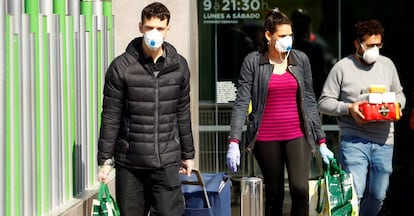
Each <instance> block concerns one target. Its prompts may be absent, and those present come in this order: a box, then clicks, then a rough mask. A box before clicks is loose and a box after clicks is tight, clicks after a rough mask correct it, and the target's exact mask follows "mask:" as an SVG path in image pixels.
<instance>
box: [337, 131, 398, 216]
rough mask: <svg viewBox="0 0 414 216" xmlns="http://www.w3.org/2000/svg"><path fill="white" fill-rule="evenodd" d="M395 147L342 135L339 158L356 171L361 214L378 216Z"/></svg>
mask: <svg viewBox="0 0 414 216" xmlns="http://www.w3.org/2000/svg"><path fill="white" fill-rule="evenodd" d="M393 151H394V146H393V145H388V144H382V143H375V142H371V141H369V140H365V139H362V138H359V137H354V136H342V137H341V143H340V145H339V151H338V161H339V163H340V164H341V165H342V168H343V169H344V170H345V171H346V172H349V173H352V175H353V178H354V187H355V191H356V193H357V195H358V200H359V206H360V210H359V215H360V216H376V215H377V214H378V212H379V210H380V209H381V205H382V202H383V200H384V198H385V194H386V191H387V188H388V182H389V176H390V174H391V172H392V155H393Z"/></svg>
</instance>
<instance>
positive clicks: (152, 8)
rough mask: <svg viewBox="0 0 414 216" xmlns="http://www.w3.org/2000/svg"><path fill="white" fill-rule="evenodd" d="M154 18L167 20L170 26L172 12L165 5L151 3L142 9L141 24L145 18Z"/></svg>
mask: <svg viewBox="0 0 414 216" xmlns="http://www.w3.org/2000/svg"><path fill="white" fill-rule="evenodd" d="M153 17H157V18H159V19H160V20H164V19H167V25H168V24H169V22H170V11H169V10H168V8H167V7H166V6H165V5H163V4H162V3H160V2H154V3H151V4H149V5H147V6H146V7H145V8H144V9H142V13H141V22H142V23H143V22H144V18H146V19H151V18H153Z"/></svg>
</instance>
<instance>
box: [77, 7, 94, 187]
mask: <svg viewBox="0 0 414 216" xmlns="http://www.w3.org/2000/svg"><path fill="white" fill-rule="evenodd" d="M80 13H81V14H83V15H84V16H85V30H86V31H87V32H89V33H90V34H89V38H88V39H87V40H89V50H90V52H89V60H90V61H91V64H90V65H89V68H88V71H87V73H88V75H89V84H88V86H89V99H90V100H91V101H90V102H91V105H90V106H89V110H88V114H87V115H88V117H89V125H88V131H89V135H90V136H89V149H90V151H89V166H88V168H89V176H90V178H89V184H93V183H94V182H95V178H94V176H95V169H94V168H93V167H94V166H93V164H94V162H95V157H96V156H95V154H94V152H95V151H94V149H95V139H94V138H95V130H94V123H95V122H94V113H95V104H94V103H93V96H94V93H95V91H96V90H95V89H93V78H94V77H93V69H94V68H93V67H94V65H93V64H92V62H93V61H92V60H93V58H94V56H93V49H92V48H93V44H92V42H93V37H92V15H93V2H92V1H81V4H80Z"/></svg>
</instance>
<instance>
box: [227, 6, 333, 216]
mask: <svg viewBox="0 0 414 216" xmlns="http://www.w3.org/2000/svg"><path fill="white" fill-rule="evenodd" d="M264 36H265V38H266V41H265V43H266V44H267V46H266V47H265V48H264V49H263V50H261V51H255V52H252V53H250V54H248V55H247V56H246V57H245V59H244V62H243V65H242V67H241V70H240V77H239V80H238V85H239V86H238V90H237V98H236V101H235V103H234V106H233V112H232V118H231V129H230V136H229V148H228V151H227V166H228V168H229V169H230V170H231V171H232V172H237V166H238V165H239V164H240V150H239V149H240V148H239V143H240V142H241V136H242V133H243V127H244V125H245V123H246V117H247V115H246V114H247V112H248V107H249V103H250V102H251V105H252V110H251V112H250V113H249V114H248V119H247V140H246V142H245V143H246V145H247V147H246V150H247V151H248V152H252V153H253V154H254V156H255V158H256V160H257V162H258V164H259V166H260V169H261V171H262V174H263V178H264V183H265V185H266V186H265V194H266V204H265V215H266V216H275V215H276V216H277V215H282V208H283V197H284V176H285V174H284V169H285V165H286V168H287V172H288V178H289V191H290V196H291V198H292V209H291V215H297V216H307V215H308V212H309V195H308V191H309V190H308V177H309V170H310V162H311V157H312V154H314V153H315V152H316V144H317V145H318V146H319V151H320V153H321V155H322V157H323V159H324V161H325V162H328V157H333V153H332V152H331V151H330V150H329V149H328V148H327V147H326V144H325V140H326V135H325V133H324V131H323V130H322V126H321V121H320V118H319V112H318V110H317V107H316V98H315V94H314V92H313V86H312V72H311V67H310V63H309V59H308V57H307V56H306V54H304V53H303V52H302V51H299V50H295V49H291V47H292V41H293V39H292V37H293V36H292V23H291V21H290V20H289V18H288V17H287V16H286V15H285V14H283V13H282V12H280V11H279V9H278V8H275V9H273V10H271V11H269V12H268V14H267V16H266V19H265V23H264Z"/></svg>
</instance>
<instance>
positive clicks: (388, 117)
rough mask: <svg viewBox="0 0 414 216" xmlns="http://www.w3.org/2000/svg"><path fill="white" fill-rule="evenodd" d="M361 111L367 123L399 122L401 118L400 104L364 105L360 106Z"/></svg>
mask: <svg viewBox="0 0 414 216" xmlns="http://www.w3.org/2000/svg"><path fill="white" fill-rule="evenodd" d="M359 110H360V111H361V112H362V114H364V116H365V120H366V121H397V120H400V117H401V116H400V105H399V103H381V104H372V103H363V104H360V105H359Z"/></svg>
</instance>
